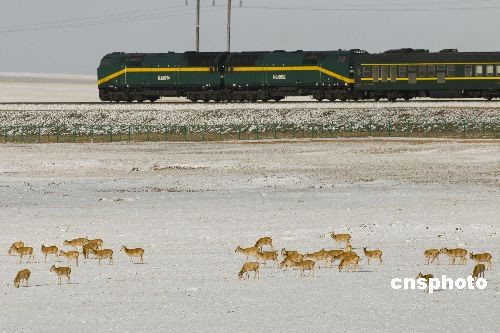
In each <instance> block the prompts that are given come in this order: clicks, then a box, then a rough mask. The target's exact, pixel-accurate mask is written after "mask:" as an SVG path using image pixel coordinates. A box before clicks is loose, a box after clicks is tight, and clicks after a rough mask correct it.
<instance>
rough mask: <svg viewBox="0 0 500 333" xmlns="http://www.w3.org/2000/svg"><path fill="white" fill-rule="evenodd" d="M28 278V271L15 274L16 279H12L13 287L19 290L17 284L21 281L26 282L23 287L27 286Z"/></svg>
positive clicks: (24, 270)
mask: <svg viewBox="0 0 500 333" xmlns="http://www.w3.org/2000/svg"><path fill="white" fill-rule="evenodd" d="M30 276H31V272H30V270H29V269H23V270H20V271H19V272H18V273H17V275H16V278H15V279H14V287H16V288H19V283H20V282H21V281H22V280H24V281H26V285H25V287H27V286H28V280H29V279H30Z"/></svg>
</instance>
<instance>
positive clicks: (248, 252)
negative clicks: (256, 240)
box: [234, 246, 259, 260]
mask: <svg viewBox="0 0 500 333" xmlns="http://www.w3.org/2000/svg"><path fill="white" fill-rule="evenodd" d="M258 251H259V248H258V247H256V246H252V247H247V248H241V247H240V246H238V247H237V248H236V250H234V252H235V253H238V252H240V253H242V254H244V255H245V256H246V257H247V260H248V257H249V256H254V257H255V258H257V252H258Z"/></svg>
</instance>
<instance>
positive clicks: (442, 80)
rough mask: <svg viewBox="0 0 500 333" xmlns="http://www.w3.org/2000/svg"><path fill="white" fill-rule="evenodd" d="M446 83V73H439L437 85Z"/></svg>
mask: <svg viewBox="0 0 500 333" xmlns="http://www.w3.org/2000/svg"><path fill="white" fill-rule="evenodd" d="M445 82H446V79H445V75H444V72H438V73H437V83H445Z"/></svg>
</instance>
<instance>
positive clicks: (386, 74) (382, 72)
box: [380, 66, 389, 82]
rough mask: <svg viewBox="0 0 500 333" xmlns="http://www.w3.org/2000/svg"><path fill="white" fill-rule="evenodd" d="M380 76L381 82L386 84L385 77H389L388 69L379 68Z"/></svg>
mask: <svg viewBox="0 0 500 333" xmlns="http://www.w3.org/2000/svg"><path fill="white" fill-rule="evenodd" d="M380 72H381V73H380V74H381V75H380V76H381V77H382V82H387V77H388V76H389V67H388V66H381V67H380Z"/></svg>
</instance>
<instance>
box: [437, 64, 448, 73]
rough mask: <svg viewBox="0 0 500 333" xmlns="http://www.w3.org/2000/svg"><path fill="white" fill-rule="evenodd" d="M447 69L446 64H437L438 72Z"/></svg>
mask: <svg viewBox="0 0 500 333" xmlns="http://www.w3.org/2000/svg"><path fill="white" fill-rule="evenodd" d="M445 70H446V66H445V65H437V71H438V72H444V71H445Z"/></svg>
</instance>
